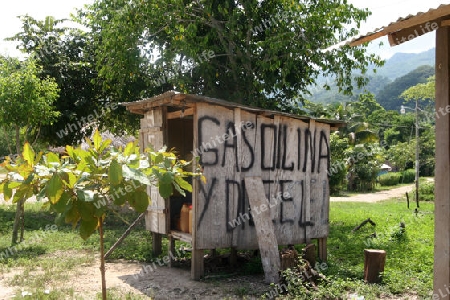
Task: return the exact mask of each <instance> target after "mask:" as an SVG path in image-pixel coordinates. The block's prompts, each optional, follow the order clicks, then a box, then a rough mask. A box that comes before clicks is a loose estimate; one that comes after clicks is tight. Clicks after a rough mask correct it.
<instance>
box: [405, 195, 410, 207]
mask: <svg viewBox="0 0 450 300" xmlns="http://www.w3.org/2000/svg"><path fill="white" fill-rule="evenodd" d="M405 194H406V206H407V207H408V208H409V195H408V192H406V193H405Z"/></svg>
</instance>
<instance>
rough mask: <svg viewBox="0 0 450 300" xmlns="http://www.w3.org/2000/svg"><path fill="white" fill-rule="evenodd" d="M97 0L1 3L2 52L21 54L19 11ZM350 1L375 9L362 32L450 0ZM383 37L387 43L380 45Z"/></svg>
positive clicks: (383, 50)
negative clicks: (7, 39)
mask: <svg viewBox="0 0 450 300" xmlns="http://www.w3.org/2000/svg"><path fill="white" fill-rule="evenodd" d="M93 1H94V0H69V1H67V0H40V1H36V0H13V1H7V2H4V3H2V9H1V10H0V53H1V54H8V55H11V56H18V55H19V54H20V53H19V52H17V50H15V46H14V44H13V43H11V42H5V41H3V39H4V38H5V37H9V36H12V35H14V34H15V33H17V32H19V31H20V29H21V28H20V26H21V24H20V21H19V20H18V19H17V18H16V16H18V15H25V14H29V15H31V16H32V17H34V18H36V19H44V18H45V17H46V16H49V15H50V16H54V17H56V18H67V17H69V14H70V13H71V12H73V11H74V8H75V7H82V6H83V4H87V3H92V2H93ZM348 2H349V3H352V4H353V5H355V6H357V7H367V8H369V9H370V10H371V11H372V13H373V14H372V16H370V17H369V19H368V20H367V22H366V23H365V24H363V26H362V28H361V32H362V33H366V32H369V31H372V30H373V29H375V28H377V27H381V26H383V25H387V24H389V23H390V22H393V21H395V20H397V19H398V18H399V17H405V16H407V15H409V14H416V13H417V12H419V11H427V10H428V9H429V8H436V7H438V6H439V5H440V4H450V0H449V1H436V0H427V1H424V0H375V1H374V0H348ZM434 37H435V34H434V32H433V33H429V34H426V35H424V36H422V37H419V38H417V39H414V40H412V41H410V42H408V43H405V44H402V45H399V46H395V47H390V46H389V43H388V42H387V38H381V39H378V40H376V41H375V42H373V43H371V44H370V51H371V52H375V53H377V54H379V55H380V56H381V57H383V58H389V57H390V56H392V55H393V54H394V53H396V52H422V51H425V50H428V49H430V48H433V47H434ZM380 41H382V42H383V43H384V46H381V47H380V46H379V43H380Z"/></svg>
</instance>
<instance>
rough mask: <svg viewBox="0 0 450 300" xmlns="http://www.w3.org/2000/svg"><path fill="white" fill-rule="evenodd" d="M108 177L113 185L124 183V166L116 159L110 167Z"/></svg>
mask: <svg viewBox="0 0 450 300" xmlns="http://www.w3.org/2000/svg"><path fill="white" fill-rule="evenodd" d="M108 176H109V181H110V182H111V184H120V183H121V182H122V178H123V176H122V166H121V165H120V164H119V163H118V162H117V160H115V159H114V160H113V161H112V162H111V165H110V166H109V172H108Z"/></svg>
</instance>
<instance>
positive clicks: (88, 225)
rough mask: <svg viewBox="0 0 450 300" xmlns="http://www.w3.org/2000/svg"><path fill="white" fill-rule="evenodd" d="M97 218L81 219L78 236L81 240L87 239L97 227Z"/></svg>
mask: <svg viewBox="0 0 450 300" xmlns="http://www.w3.org/2000/svg"><path fill="white" fill-rule="evenodd" d="M98 222H99V219H98V218H93V219H89V220H84V219H82V220H81V222H80V236H81V238H82V239H83V240H86V239H88V238H89V237H90V236H91V235H92V234H93V233H94V232H95V230H96V229H97V228H98Z"/></svg>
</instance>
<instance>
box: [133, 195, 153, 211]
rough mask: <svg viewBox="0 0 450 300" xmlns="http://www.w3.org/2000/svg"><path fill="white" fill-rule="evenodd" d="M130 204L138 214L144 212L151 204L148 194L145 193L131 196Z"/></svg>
mask: <svg viewBox="0 0 450 300" xmlns="http://www.w3.org/2000/svg"><path fill="white" fill-rule="evenodd" d="M128 202H129V203H130V205H131V206H132V207H133V208H134V209H135V210H136V211H137V212H144V211H146V210H147V207H148V204H149V201H148V194H147V193H146V192H145V191H136V192H134V193H132V194H131V198H130V200H129V201H128Z"/></svg>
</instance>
